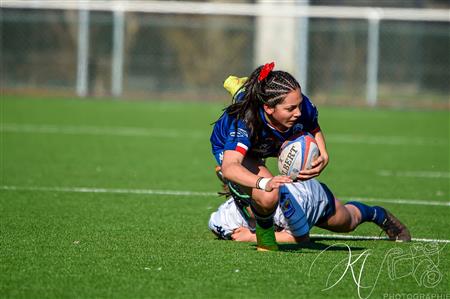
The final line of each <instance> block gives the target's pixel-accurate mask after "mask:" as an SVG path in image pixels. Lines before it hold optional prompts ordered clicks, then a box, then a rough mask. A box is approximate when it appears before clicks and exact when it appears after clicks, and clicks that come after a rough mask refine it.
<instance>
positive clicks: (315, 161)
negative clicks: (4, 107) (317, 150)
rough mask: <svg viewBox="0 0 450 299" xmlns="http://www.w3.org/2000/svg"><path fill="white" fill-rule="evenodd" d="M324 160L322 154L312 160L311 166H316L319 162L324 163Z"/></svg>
mask: <svg viewBox="0 0 450 299" xmlns="http://www.w3.org/2000/svg"><path fill="white" fill-rule="evenodd" d="M323 162H324V159H323V157H322V156H319V157H317V159H315V160H314V161H312V162H311V167H312V168H314V167H316V166H317V165H319V164H322V163H323Z"/></svg>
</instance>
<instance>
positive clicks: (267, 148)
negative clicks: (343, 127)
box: [210, 95, 320, 164]
mask: <svg viewBox="0 0 450 299" xmlns="http://www.w3.org/2000/svg"><path fill="white" fill-rule="evenodd" d="M302 96H303V101H302V103H301V116H300V117H299V118H298V119H297V121H296V123H295V124H294V125H293V126H292V127H291V128H290V129H289V130H288V131H286V132H279V131H278V130H276V129H275V128H273V127H272V126H270V125H269V124H268V123H267V121H266V118H265V117H264V111H263V109H262V108H261V110H260V113H261V119H262V120H263V122H264V126H263V129H262V131H261V132H257V134H258V139H257V140H258V141H257V142H256V143H255V144H252V143H251V142H250V139H251V136H250V135H249V130H248V128H247V126H246V124H245V123H244V122H243V121H242V120H238V121H237V130H236V127H235V123H236V119H235V118H234V117H230V116H229V115H228V114H227V113H226V112H224V113H223V114H222V116H221V117H220V118H219V120H218V121H217V122H216V123H215V125H214V128H213V131H212V134H211V138H210V141H211V146H212V152H213V154H214V156H215V157H216V159H217V160H218V163H219V164H221V159H219V158H218V156H219V155H222V153H223V152H224V151H226V150H235V151H238V152H240V153H241V154H243V155H244V156H245V155H246V154H250V155H252V156H255V157H259V158H267V157H276V156H278V152H279V150H280V147H281V145H282V144H283V142H285V141H286V140H287V139H289V138H290V137H292V136H294V135H296V134H298V133H299V132H301V131H304V132H310V133H312V134H315V133H316V132H318V131H320V126H319V122H318V111H317V108H316V107H315V106H314V104H312V103H311V101H310V100H309V98H308V97H307V96H305V95H302Z"/></svg>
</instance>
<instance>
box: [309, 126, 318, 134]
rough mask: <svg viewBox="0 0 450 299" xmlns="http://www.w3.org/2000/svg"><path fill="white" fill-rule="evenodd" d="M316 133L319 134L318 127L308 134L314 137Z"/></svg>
mask: <svg viewBox="0 0 450 299" xmlns="http://www.w3.org/2000/svg"><path fill="white" fill-rule="evenodd" d="M317 132H320V126H318V127H317V128H315V129H314V130H312V131H311V132H310V133H311V134H313V135H315V134H316V133H317Z"/></svg>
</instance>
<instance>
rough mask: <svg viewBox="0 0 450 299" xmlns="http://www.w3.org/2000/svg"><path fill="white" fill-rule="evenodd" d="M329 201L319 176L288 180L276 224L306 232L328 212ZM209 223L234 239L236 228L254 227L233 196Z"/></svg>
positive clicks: (296, 233) (282, 190)
mask: <svg viewBox="0 0 450 299" xmlns="http://www.w3.org/2000/svg"><path fill="white" fill-rule="evenodd" d="M332 200H334V199H332ZM328 204H329V200H328V197H327V194H326V192H325V190H324V189H323V187H322V185H321V184H320V182H319V181H317V180H316V179H310V180H308V181H299V182H295V183H291V184H286V185H284V186H283V187H282V188H280V201H279V205H278V206H277V209H276V211H275V215H274V224H275V226H278V227H279V228H281V229H284V230H286V231H288V232H289V233H291V234H292V235H294V236H297V237H300V236H303V235H306V234H307V233H308V232H309V230H310V229H311V228H312V227H313V226H314V225H315V224H316V223H317V221H318V220H319V219H320V218H321V217H322V216H324V215H325V213H326V211H327V208H328ZM208 226H209V229H210V230H211V231H213V232H214V233H215V234H216V235H217V236H219V237H220V238H222V239H230V238H231V234H232V233H233V230H235V229H237V228H238V227H241V226H242V227H246V228H249V229H250V230H252V231H254V227H252V226H251V224H250V223H249V222H248V220H247V219H246V217H245V215H243V214H242V212H241V211H240V210H239V208H238V206H237V205H236V204H235V202H234V200H233V198H232V197H230V198H229V199H228V200H227V201H226V202H224V203H223V204H221V205H220V206H219V208H218V209H217V211H215V212H213V213H212V214H211V217H210V219H209V224H208Z"/></svg>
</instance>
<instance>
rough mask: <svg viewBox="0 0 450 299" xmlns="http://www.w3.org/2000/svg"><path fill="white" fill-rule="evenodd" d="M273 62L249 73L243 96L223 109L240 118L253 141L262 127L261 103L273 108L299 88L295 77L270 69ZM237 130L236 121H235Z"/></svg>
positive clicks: (243, 87)
mask: <svg viewBox="0 0 450 299" xmlns="http://www.w3.org/2000/svg"><path fill="white" fill-rule="evenodd" d="M272 68H273V63H271V64H266V65H261V66H259V67H258V68H257V69H256V70H254V71H253V73H252V74H251V75H250V77H249V78H248V80H247V81H246V82H245V84H244V85H243V86H242V87H241V89H244V96H243V97H242V99H240V100H239V101H234V102H233V103H232V104H231V105H230V106H228V107H227V108H226V109H225V112H226V113H228V115H230V116H233V117H235V118H236V119H237V120H242V121H243V122H244V123H245V124H246V125H247V127H248V129H249V131H250V132H249V133H250V140H251V141H252V142H255V141H256V139H257V133H256V132H258V131H260V130H261V129H262V127H263V121H262V119H261V116H260V113H259V110H260V107H262V105H264V104H266V105H267V106H269V107H271V108H273V107H275V106H276V105H278V104H280V103H281V102H282V101H283V100H284V98H285V97H286V96H287V94H288V93H290V92H292V91H294V90H296V89H299V88H300V84H299V83H298V82H297V80H295V78H294V77H293V76H292V75H291V74H289V73H288V72H284V71H272ZM235 125H236V128H235V129H236V130H237V122H236V124H235Z"/></svg>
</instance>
